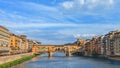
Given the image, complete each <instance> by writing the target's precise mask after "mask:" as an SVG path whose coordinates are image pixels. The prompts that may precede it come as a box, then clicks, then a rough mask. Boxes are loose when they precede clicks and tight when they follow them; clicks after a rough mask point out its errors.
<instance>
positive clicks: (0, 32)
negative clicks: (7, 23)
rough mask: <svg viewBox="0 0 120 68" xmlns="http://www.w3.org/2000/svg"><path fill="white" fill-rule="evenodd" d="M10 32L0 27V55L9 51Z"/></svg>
mask: <svg viewBox="0 0 120 68" xmlns="http://www.w3.org/2000/svg"><path fill="white" fill-rule="evenodd" d="M9 41H10V32H9V30H8V29H7V28H5V27H3V26H0V55H2V54H6V53H8V51H9Z"/></svg>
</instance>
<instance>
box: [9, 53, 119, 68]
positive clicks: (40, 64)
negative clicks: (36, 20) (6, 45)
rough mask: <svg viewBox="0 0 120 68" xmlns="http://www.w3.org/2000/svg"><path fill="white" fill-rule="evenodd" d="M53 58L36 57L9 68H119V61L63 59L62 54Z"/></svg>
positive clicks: (79, 58)
mask: <svg viewBox="0 0 120 68" xmlns="http://www.w3.org/2000/svg"><path fill="white" fill-rule="evenodd" d="M54 56H56V57H51V58H49V57H47V56H46V55H42V56H37V57H35V58H33V59H31V60H29V61H26V62H24V63H21V64H18V65H16V66H13V67H11V68H120V62H119V61H111V60H103V59H95V58H94V59H93V58H85V57H75V56H72V57H65V55H62V54H57V55H54Z"/></svg>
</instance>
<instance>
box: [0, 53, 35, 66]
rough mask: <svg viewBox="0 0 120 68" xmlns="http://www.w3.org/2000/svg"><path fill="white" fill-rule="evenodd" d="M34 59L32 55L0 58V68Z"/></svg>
mask: <svg viewBox="0 0 120 68" xmlns="http://www.w3.org/2000/svg"><path fill="white" fill-rule="evenodd" d="M33 57H35V55H33V54H32V53H25V54H18V55H11V56H4V57H0V68H9V67H11V66H14V65H16V64H20V63H22V62H24V61H27V60H30V59H31V58H33Z"/></svg>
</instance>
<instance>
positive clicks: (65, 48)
mask: <svg viewBox="0 0 120 68" xmlns="http://www.w3.org/2000/svg"><path fill="white" fill-rule="evenodd" d="M80 48H81V47H80V46H77V45H34V46H33V48H32V52H33V54H46V53H48V54H49V57H52V56H53V54H54V53H56V52H62V53H65V54H66V56H71V54H72V53H75V52H79V50H80Z"/></svg>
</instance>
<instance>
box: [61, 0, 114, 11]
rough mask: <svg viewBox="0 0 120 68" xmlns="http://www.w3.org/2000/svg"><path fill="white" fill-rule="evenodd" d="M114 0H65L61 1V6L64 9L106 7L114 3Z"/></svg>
mask: <svg viewBox="0 0 120 68" xmlns="http://www.w3.org/2000/svg"><path fill="white" fill-rule="evenodd" d="M114 1H115V0H73V1H66V2H63V3H62V6H63V7H64V8H66V9H68V8H69V9H70V8H71V9H73V8H81V7H82V8H90V9H91V8H96V7H97V8H98V7H102V8H107V7H108V5H109V6H111V5H113V4H114ZM82 8H81V9H82Z"/></svg>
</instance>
